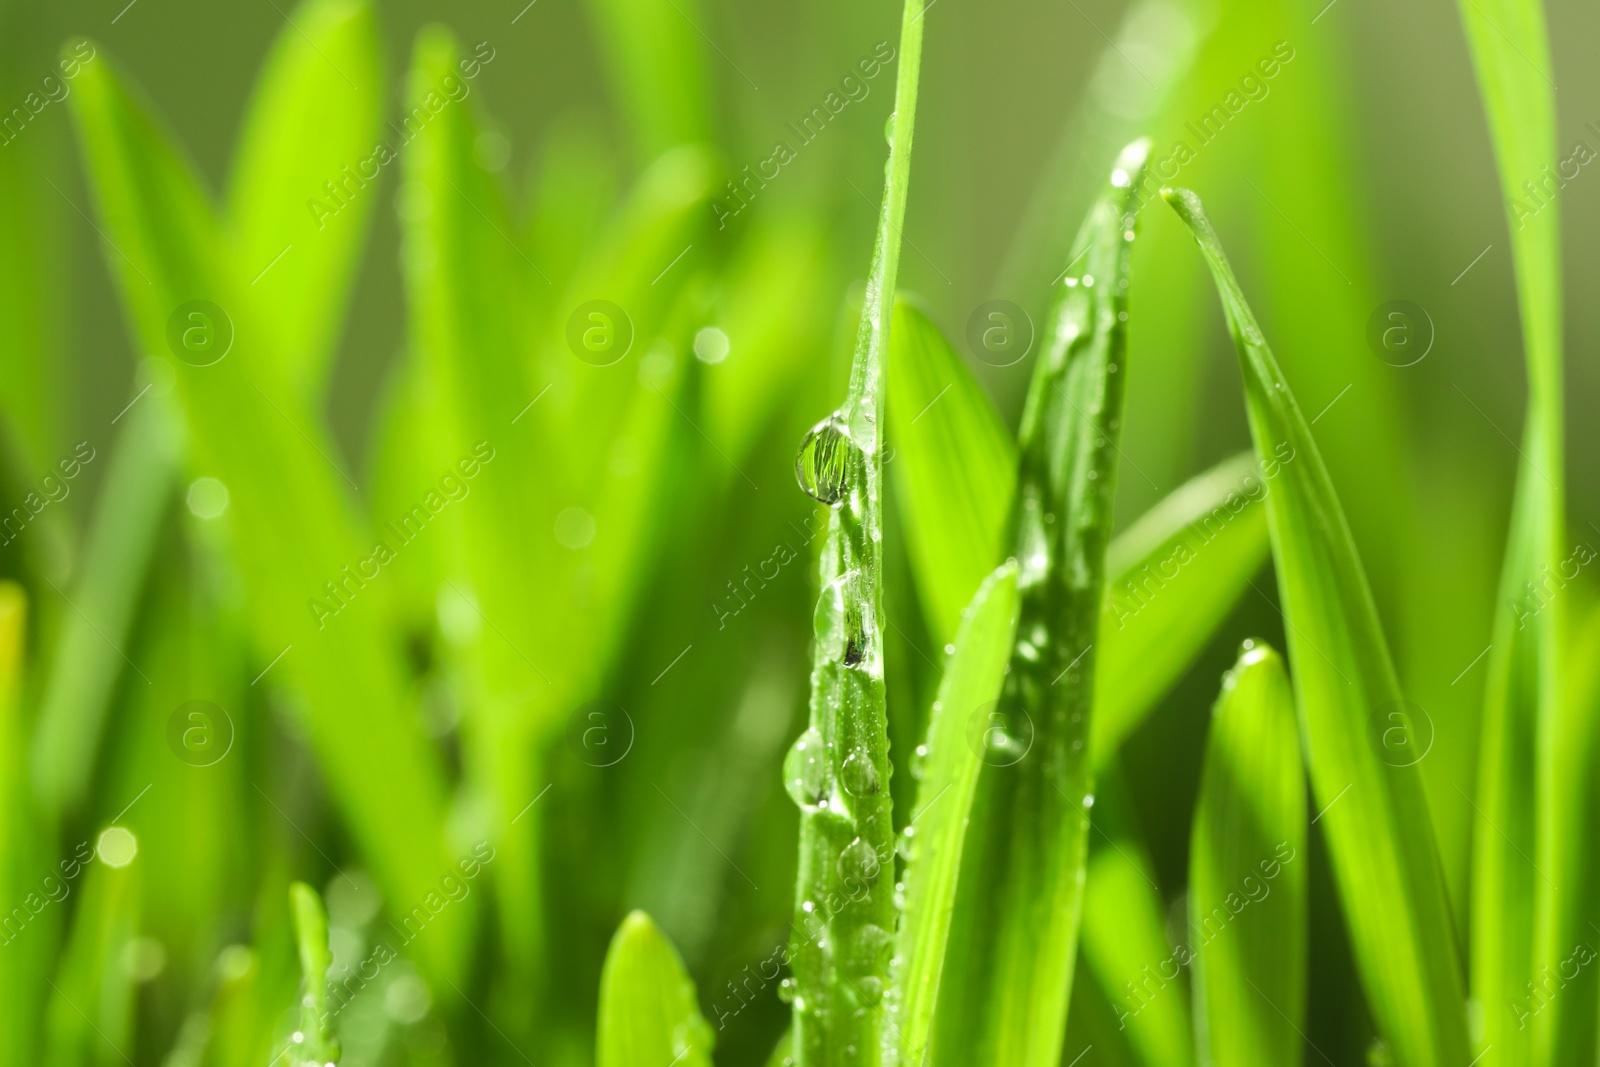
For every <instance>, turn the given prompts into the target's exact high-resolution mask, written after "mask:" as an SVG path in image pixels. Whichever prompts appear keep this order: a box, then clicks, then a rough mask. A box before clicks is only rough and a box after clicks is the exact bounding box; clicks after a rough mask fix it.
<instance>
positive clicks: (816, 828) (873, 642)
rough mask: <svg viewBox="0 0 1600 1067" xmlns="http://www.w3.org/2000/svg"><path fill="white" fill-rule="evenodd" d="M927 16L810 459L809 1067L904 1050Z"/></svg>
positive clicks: (794, 784)
mask: <svg viewBox="0 0 1600 1067" xmlns="http://www.w3.org/2000/svg"><path fill="white" fill-rule="evenodd" d="M922 22H923V7H922V4H921V2H920V0H906V4H905V6H904V8H903V10H902V13H901V22H900V51H899V56H900V65H899V70H898V72H897V77H896V82H895V112H894V118H893V121H892V125H891V128H890V144H889V163H888V168H887V172H886V178H887V180H886V183H885V188H884V196H883V207H882V210H881V213H880V215H879V219H878V232H877V236H876V239H875V240H874V242H873V250H872V267H871V269H870V270H869V271H868V275H867V290H866V296H865V299H864V301H863V303H862V308H861V321H860V325H859V327H858V329H857V332H856V345H855V361H854V365H853V366H852V368H851V372H850V389H849V394H848V396H847V397H846V399H845V402H844V404H843V405H842V406H841V407H840V408H839V410H838V411H837V412H836V413H835V414H834V415H832V416H830V417H829V418H828V419H826V420H824V421H823V422H822V423H821V424H819V425H818V426H817V428H816V429H814V430H812V431H811V434H810V435H809V436H808V437H807V439H806V441H805V443H804V445H803V446H802V449H801V454H800V460H799V466H798V467H797V472H798V473H799V474H800V476H801V480H802V484H803V485H804V486H805V488H806V490H807V491H808V492H809V493H811V495H812V496H814V497H816V498H817V499H819V500H822V501H824V502H825V503H828V504H829V505H831V506H830V510H829V512H828V533H827V537H826V539H825V541H824V543H823V546H822V552H821V563H820V571H821V574H820V578H821V582H820V584H821V587H822V588H821V596H820V597H819V599H818V602H817V611H816V616H815V623H816V637H817V640H816V646H815V658H814V662H813V667H812V673H811V715H810V725H809V726H808V727H807V729H806V731H805V733H803V734H802V735H801V736H800V739H799V740H797V741H796V742H795V744H794V747H793V748H792V749H791V750H790V752H789V755H788V756H787V757H786V758H785V760H784V779H785V785H786V787H787V788H788V789H789V791H790V794H791V796H793V798H794V799H795V801H796V803H798V804H799V805H800V811H801V814H800V863H799V868H800V869H799V874H798V876H797V878H796V887H795V934H794V941H793V946H792V948H793V951H792V954H791V964H792V967H793V971H794V981H795V987H794V988H795V994H796V995H795V999H794V1052H795V1062H796V1065H797V1067H846V1065H849V1067H870V1065H872V1064H876V1063H878V1062H880V1061H881V1060H884V1059H887V1060H889V1061H890V1062H893V1057H894V1045H895V1040H894V1037H893V1034H892V1032H891V1031H887V1030H886V1029H885V1027H884V1025H883V1024H884V1008H883V1005H882V996H883V988H884V984H885V983H886V981H887V980H888V977H889V975H888V970H889V950H890V948H891V947H892V942H893V937H894V935H893V933H892V931H893V929H894V926H895V904H894V895H893V882H894V878H893V873H892V872H893V865H894V823H893V807H892V804H891V801H890V796H889V789H888V784H889V733H888V714H887V705H886V702H885V694H884V684H883V651H882V649H883V615H882V589H881V586H880V582H881V577H882V573H883V544H882V532H881V531H882V516H881V506H882V505H881V481H882V473H883V450H882V436H883V434H882V420H883V413H884V405H883V377H884V371H885V367H884V363H885V359H886V356H887V351H888V346H889V334H890V329H891V321H890V320H891V317H892V313H893V308H894V294H895V279H896V276H897V274H898V268H899V264H900V237H901V231H902V228H903V227H904V225H905V212H906V196H907V191H908V188H909V185H910V180H911V138H912V131H913V128H914V125H915V120H916V107H917V80H918V74H919V72H920V69H921V62H922ZM885 866H887V867H889V868H890V871H889V874H890V876H889V877H887V878H885V877H883V874H884V873H885V872H884V870H883V868H884V867H885Z"/></svg>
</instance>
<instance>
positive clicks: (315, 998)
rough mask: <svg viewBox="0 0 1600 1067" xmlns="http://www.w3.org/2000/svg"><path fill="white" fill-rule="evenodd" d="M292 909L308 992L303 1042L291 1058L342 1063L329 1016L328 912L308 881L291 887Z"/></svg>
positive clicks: (302, 1018) (304, 1001)
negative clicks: (307, 883)
mask: <svg viewBox="0 0 1600 1067" xmlns="http://www.w3.org/2000/svg"><path fill="white" fill-rule="evenodd" d="M289 907H290V910H291V911H292V912H293V913H294V939H295V946H296V947H297V948H298V950H299V953H300V973H301V975H302V977H303V978H304V992H303V993H302V994H301V998H300V1031H299V1032H300V1034H301V1035H302V1036H303V1037H304V1040H303V1041H302V1042H301V1043H299V1044H298V1045H297V1046H296V1047H295V1049H294V1050H293V1052H292V1053H291V1058H292V1060H293V1062H295V1063H296V1064H300V1063H305V1064H312V1065H321V1064H333V1063H337V1062H339V1040H338V1039H337V1038H336V1037H334V1036H333V1025H332V1021H331V1019H330V1018H329V1016H328V968H329V967H331V966H333V953H332V951H330V950H329V948H328V913H327V912H326V911H325V910H323V907H322V898H321V897H319V896H317V891H316V890H315V889H312V888H311V887H310V886H308V885H306V884H305V883H304V882H295V883H293V884H292V885H290V886H289Z"/></svg>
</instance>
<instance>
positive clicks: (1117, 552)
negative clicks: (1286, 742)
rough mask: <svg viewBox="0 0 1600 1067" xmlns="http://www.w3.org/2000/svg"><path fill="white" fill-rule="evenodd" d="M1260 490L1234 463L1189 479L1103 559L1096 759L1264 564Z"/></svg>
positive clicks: (1254, 476) (1247, 469) (1241, 459)
mask: <svg viewBox="0 0 1600 1067" xmlns="http://www.w3.org/2000/svg"><path fill="white" fill-rule="evenodd" d="M1267 492H1268V489H1267V483H1266V482H1265V480H1263V478H1262V477H1261V472H1260V470H1259V469H1258V468H1257V466H1256V463H1255V459H1254V458H1253V457H1251V456H1250V455H1248V454H1241V455H1238V456H1235V457H1233V458H1232V459H1226V460H1223V461H1222V462H1221V463H1219V464H1217V465H1216V466H1215V467H1212V468H1211V469H1210V470H1208V471H1204V472H1202V473H1200V474H1197V475H1195V476H1194V477H1193V478H1191V479H1190V480H1189V481H1187V482H1185V483H1184V484H1183V485H1181V486H1179V487H1178V488H1177V489H1174V490H1173V491H1172V492H1171V493H1170V494H1169V495H1168V496H1167V497H1165V498H1164V499H1163V500H1161V502H1160V503H1158V504H1157V505H1156V506H1155V507H1153V508H1151V509H1150V510H1149V511H1147V512H1145V514H1144V515H1142V516H1140V517H1139V519H1138V520H1137V521H1136V522H1134V523H1133V525H1131V526H1129V527H1128V528H1127V529H1126V530H1124V531H1123V532H1122V533H1120V534H1118V535H1117V538H1116V539H1115V540H1114V541H1112V542H1111V548H1110V550H1109V551H1108V552H1107V553H1106V575H1107V579H1106V606H1105V610H1104V612H1103V613H1102V615H1101V617H1100V648H1099V650H1098V651H1099V662H1098V663H1097V664H1096V666H1095V673H1096V678H1095V687H1094V725H1093V727H1092V733H1093V735H1094V744H1093V748H1094V753H1095V760H1096V761H1100V760H1105V759H1109V758H1110V757H1111V756H1113V755H1114V754H1115V753H1116V751H1117V749H1118V748H1120V747H1121V745H1122V742H1123V740H1124V739H1126V738H1127V736H1128V734H1130V733H1132V732H1133V730H1134V729H1135V728H1136V727H1137V726H1138V725H1139V724H1140V723H1141V722H1143V721H1144V717H1145V716H1146V715H1147V714H1148V713H1149V711H1150V709H1151V708H1152V707H1154V706H1155V704H1156V702H1157V701H1158V700H1160V699H1161V697H1162V696H1163V695H1165V694H1166V692H1167V690H1169V689H1170V688H1171V687H1172V685H1173V684H1174V683H1175V682H1176V681H1177V680H1178V678H1179V677H1181V676H1182V674H1183V672H1184V671H1185V670H1186V669H1187V668H1188V667H1189V665H1190V664H1191V663H1193V662H1194V658H1195V657H1196V656H1197V655H1199V654H1200V651H1201V650H1202V649H1204V648H1205V646H1206V642H1208V641H1210V640H1211V637H1212V635H1213V634H1214V633H1216V631H1217V628H1218V627H1220V626H1221V625H1222V623H1223V621H1224V620H1225V619H1226V618H1227V616H1228V613H1229V612H1230V611H1232V610H1233V608H1234V606H1235V605H1236V604H1237V603H1238V601H1239V597H1240V596H1241V595H1242V594H1243V593H1244V591H1245V590H1246V589H1248V588H1249V586H1250V579H1251V578H1252V577H1253V576H1254V575H1255V574H1256V573H1258V572H1259V571H1260V570H1261V565H1262V564H1263V563H1264V562H1265V561H1266V558H1267V515H1266V509H1265V508H1263V507H1262V506H1261V501H1262V500H1264V499H1265V498H1266V494H1267Z"/></svg>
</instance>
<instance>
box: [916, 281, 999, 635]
mask: <svg viewBox="0 0 1600 1067" xmlns="http://www.w3.org/2000/svg"><path fill="white" fill-rule="evenodd" d="M894 319H895V321H894V342H893V344H892V345H891V346H890V349H889V433H890V438H891V441H892V443H893V446H894V457H895V462H894V463H893V464H892V465H891V467H890V470H891V471H892V472H893V473H892V477H893V478H894V488H895V499H896V500H897V501H898V503H899V507H900V510H901V512H902V513H903V515H904V518H905V530H906V542H907V548H908V549H909V551H910V556H911V566H912V569H913V571H914V573H915V576H916V579H917V589H918V592H919V594H920V595H921V597H922V600H923V604H924V614H925V615H926V616H927V619H928V626H929V628H930V629H931V630H932V633H931V635H930V636H932V637H933V639H934V643H935V644H936V645H937V647H939V648H943V647H944V646H945V645H947V644H949V643H950V641H951V640H952V639H954V637H955V634H956V628H957V627H958V626H959V625H960V622H961V610H962V609H963V608H964V607H966V605H967V602H968V601H969V600H971V599H972V593H973V590H975V589H977V588H978V584H979V583H980V582H982V581H983V578H984V576H985V575H986V574H988V573H989V571H990V570H991V569H992V568H993V567H994V565H995V563H996V562H997V561H998V560H999V559H1000V555H1001V548H1002V545H1003V543H1004V538H1005V522H1006V514H1007V512H1008V511H1009V510H1010V507H1011V493H1012V490H1013V488H1014V487H1015V485H1016V470H1017V447H1016V444H1015V443H1014V442H1013V441H1012V440H1011V435H1010V434H1009V433H1008V432H1007V431H1006V428H1005V424H1004V423H1002V422H1001V421H1000V415H999V413H998V412H996V411H995V409H994V405H993V404H992V403H991V402H990V401H989V398H988V396H987V395H986V394H985V393H984V391H983V386H982V385H981V384H979V382H978V380H977V378H975V377H973V375H972V372H971V371H970V370H968V369H967V366H966V364H965V363H963V362H962V360H961V357H960V356H959V355H957V354H956V351H955V350H954V349H953V348H951V347H950V344H949V342H948V341H946V340H945V337H944V334H943V333H942V332H941V331H940V329H939V327H938V326H936V325H934V324H933V322H932V321H930V320H929V319H928V317H927V316H926V315H924V314H923V313H922V311H921V310H919V309H918V308H917V306H916V305H915V304H914V303H912V302H911V301H909V300H906V299H904V298H902V299H900V300H899V301H898V302H896V304H895V314H894Z"/></svg>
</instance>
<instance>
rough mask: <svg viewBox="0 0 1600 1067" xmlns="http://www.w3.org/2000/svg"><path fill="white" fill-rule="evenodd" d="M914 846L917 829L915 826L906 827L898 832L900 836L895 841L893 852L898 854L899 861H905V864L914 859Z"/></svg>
mask: <svg viewBox="0 0 1600 1067" xmlns="http://www.w3.org/2000/svg"><path fill="white" fill-rule="evenodd" d="M916 844H917V828H916V827H915V826H907V827H906V828H905V829H904V830H902V831H901V832H900V836H899V837H898V838H897V839H896V840H895V848H894V850H895V851H896V852H897V853H899V854H900V858H901V859H903V860H905V861H906V862H907V863H910V862H911V861H912V860H914V859H915V858H916V852H917V850H916Z"/></svg>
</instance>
